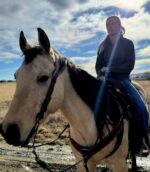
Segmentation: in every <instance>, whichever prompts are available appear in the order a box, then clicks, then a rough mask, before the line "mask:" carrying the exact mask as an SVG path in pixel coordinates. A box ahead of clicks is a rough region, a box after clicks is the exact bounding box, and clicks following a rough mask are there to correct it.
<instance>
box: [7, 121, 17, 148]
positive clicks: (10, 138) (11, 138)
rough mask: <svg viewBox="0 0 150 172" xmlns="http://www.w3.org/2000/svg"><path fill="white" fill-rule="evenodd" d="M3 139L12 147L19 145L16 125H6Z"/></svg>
mask: <svg viewBox="0 0 150 172" xmlns="http://www.w3.org/2000/svg"><path fill="white" fill-rule="evenodd" d="M5 139H6V141H7V142H8V143H9V144H12V145H14V146H19V145H20V132H19V128H18V125H17V124H10V125H8V127H7V129H6V133H5Z"/></svg>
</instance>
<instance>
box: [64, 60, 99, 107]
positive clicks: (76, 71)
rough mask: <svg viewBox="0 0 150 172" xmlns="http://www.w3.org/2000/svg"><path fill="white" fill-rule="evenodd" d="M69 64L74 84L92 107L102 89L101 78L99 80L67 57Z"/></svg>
mask: <svg viewBox="0 0 150 172" xmlns="http://www.w3.org/2000/svg"><path fill="white" fill-rule="evenodd" d="M67 66H68V71H69V76H70V79H71V82H72V85H73V87H74V89H75V91H76V92H77V94H78V95H79V96H80V97H81V98H82V100H83V101H84V102H85V103H86V104H87V105H88V106H89V107H90V108H91V109H92V110H94V108H95V103H96V99H97V96H98V93H99V90H100V89H101V85H102V84H101V83H102V82H101V80H97V79H96V78H94V77H93V76H91V75H90V74H88V73H87V72H86V71H84V70H83V69H81V68H79V67H77V66H76V65H75V64H74V63H72V62H71V61H70V60H68V59H67Z"/></svg>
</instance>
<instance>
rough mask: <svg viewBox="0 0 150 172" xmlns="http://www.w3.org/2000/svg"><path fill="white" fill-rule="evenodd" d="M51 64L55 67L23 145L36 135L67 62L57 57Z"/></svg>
mask: <svg viewBox="0 0 150 172" xmlns="http://www.w3.org/2000/svg"><path fill="white" fill-rule="evenodd" d="M53 64H54V67H55V69H54V71H53V72H52V79H51V82H50V85H49V88H48V90H47V94H46V97H45V99H44V100H43V103H42V106H41V109H40V111H39V112H38V113H37V114H36V121H35V124H34V126H33V128H32V129H31V131H30V133H29V135H28V137H27V139H26V141H25V142H24V143H23V144H22V145H21V146H23V147H25V146H26V145H27V144H28V142H29V140H30V138H31V137H33V135H36V133H37V130H38V127H39V124H40V121H41V120H42V119H43V118H44V113H45V112H46V111H47V107H48V104H49V103H50V101H51V96H52V93H53V90H54V87H55V83H56V80H57V78H58V76H59V75H60V74H61V73H62V72H63V71H64V69H65V67H66V64H67V63H66V60H63V58H59V60H56V61H55V62H54V63H53Z"/></svg>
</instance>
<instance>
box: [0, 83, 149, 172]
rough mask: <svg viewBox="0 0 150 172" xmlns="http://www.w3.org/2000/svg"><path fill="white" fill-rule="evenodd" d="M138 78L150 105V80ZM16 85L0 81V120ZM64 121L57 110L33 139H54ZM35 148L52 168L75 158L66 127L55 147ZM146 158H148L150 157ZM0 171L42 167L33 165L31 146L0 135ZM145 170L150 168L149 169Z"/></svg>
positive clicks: (29, 169) (28, 169)
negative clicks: (7, 140) (11, 142)
mask: <svg viewBox="0 0 150 172" xmlns="http://www.w3.org/2000/svg"><path fill="white" fill-rule="evenodd" d="M137 82H138V83H139V84H141V85H142V87H143V88H144V90H145V92H146V97H147V102H148V106H149V108H150V81H145V80H142V81H137ZM15 86H16V85H15V82H13V83H2V84H0V121H2V119H3V117H4V116H5V114H6V112H7V110H8V108H9V105H10V102H11V100H12V98H13V95H14V92H15ZM66 124H67V121H66V120H65V119H64V118H63V116H62V115H61V112H60V111H58V112H56V113H55V114H52V115H50V116H49V118H48V120H47V121H46V122H45V123H44V124H43V125H42V127H41V128H40V130H39V134H38V137H37V139H36V140H37V141H38V142H43V141H47V140H52V139H55V138H56V137H57V136H58V134H59V133H60V132H61V131H62V129H63V127H64V126H65V125H66ZM49 151H50V153H49ZM38 152H39V153H40V155H41V156H42V158H43V159H44V160H46V161H47V162H52V164H53V167H52V169H53V168H54V166H55V169H54V170H53V171H59V168H60V169H62V168H65V167H66V163H67V164H68V165H69V164H72V163H73V162H74V158H73V156H72V153H71V150H70V147H69V139H68V131H67V132H65V133H64V135H63V137H62V138H61V139H59V141H57V142H56V145H54V147H47V146H46V147H44V148H41V149H39V150H38ZM49 154H50V155H49ZM62 155H63V158H62ZM148 159H149V160H150V158H148ZM56 164H57V167H56ZM139 164H140V165H142V166H145V164H147V165H148V166H149V168H150V163H149V162H148V161H146V159H143V160H142V159H139ZM0 171H2V172H6V171H7V172H12V171H15V172H25V171H43V170H42V169H41V168H39V166H37V165H36V163H35V161H34V157H33V155H32V153H31V151H30V150H27V149H23V148H16V147H13V146H9V145H7V144H6V143H5V141H4V140H3V139H2V137H0ZM73 171H74V170H73ZM100 171H101V170H99V172H100ZM148 172H150V169H149V170H148Z"/></svg>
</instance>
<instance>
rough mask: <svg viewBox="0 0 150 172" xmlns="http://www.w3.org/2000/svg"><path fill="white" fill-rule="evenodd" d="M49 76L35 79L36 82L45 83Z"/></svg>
mask: <svg viewBox="0 0 150 172" xmlns="http://www.w3.org/2000/svg"><path fill="white" fill-rule="evenodd" d="M48 78H49V76H47V75H43V76H41V77H39V78H38V79H37V81H38V82H46V81H47V80H48Z"/></svg>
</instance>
